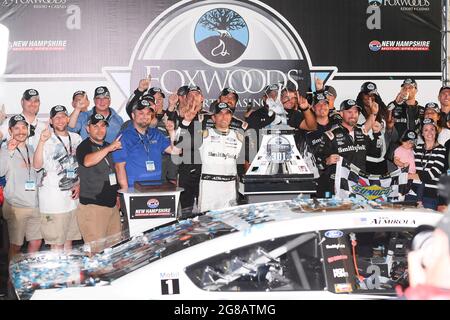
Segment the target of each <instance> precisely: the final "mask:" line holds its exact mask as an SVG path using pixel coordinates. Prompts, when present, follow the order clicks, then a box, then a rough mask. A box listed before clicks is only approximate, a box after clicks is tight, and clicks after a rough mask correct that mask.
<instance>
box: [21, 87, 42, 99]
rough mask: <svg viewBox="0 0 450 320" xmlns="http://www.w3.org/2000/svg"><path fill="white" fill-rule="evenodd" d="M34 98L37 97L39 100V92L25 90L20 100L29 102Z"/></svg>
mask: <svg viewBox="0 0 450 320" xmlns="http://www.w3.org/2000/svg"><path fill="white" fill-rule="evenodd" d="M34 97H37V98H38V99H39V92H38V91H37V90H36V89H27V90H25V91H24V93H23V95H22V98H23V99H25V100H30V99H31V98H34Z"/></svg>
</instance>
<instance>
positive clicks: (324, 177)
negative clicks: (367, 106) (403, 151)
mask: <svg viewBox="0 0 450 320" xmlns="http://www.w3.org/2000/svg"><path fill="white" fill-rule="evenodd" d="M360 112H361V107H360V106H358V105H357V104H356V102H355V101H354V100H352V99H347V100H344V101H343V102H342V103H341V105H340V113H341V116H342V123H341V124H340V125H337V126H335V127H333V128H332V129H331V130H329V131H326V132H325V134H324V135H323V136H322V139H321V141H320V143H319V146H318V148H317V154H316V159H317V162H318V163H319V166H320V167H321V168H323V172H321V175H320V178H319V179H318V186H317V197H321V198H323V197H326V196H327V195H332V194H334V178H335V173H336V163H337V162H338V161H339V160H340V157H343V158H344V159H345V160H347V161H348V162H350V163H352V164H354V165H355V166H357V167H358V168H359V169H361V170H363V171H365V169H366V168H365V167H366V156H367V155H370V156H374V157H379V156H380V154H381V146H378V145H377V140H378V136H379V135H380V132H373V140H372V139H371V138H370V137H369V136H368V132H367V131H368V130H367V129H366V128H370V127H371V123H373V121H374V119H375V117H376V115H377V113H378V105H376V104H373V105H372V106H371V115H370V117H369V119H368V120H367V121H366V123H365V125H364V127H358V126H357V122H358V117H359V113H360ZM327 193H328V194H327Z"/></svg>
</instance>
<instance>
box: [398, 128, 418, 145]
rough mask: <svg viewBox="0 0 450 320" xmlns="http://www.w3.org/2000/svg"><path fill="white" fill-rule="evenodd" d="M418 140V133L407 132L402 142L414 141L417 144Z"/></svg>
mask: <svg viewBox="0 0 450 320" xmlns="http://www.w3.org/2000/svg"><path fill="white" fill-rule="evenodd" d="M416 139H417V133H416V132H415V131H414V130H406V131H405V132H404V133H403V135H402V138H401V139H400V141H413V142H415V141H416Z"/></svg>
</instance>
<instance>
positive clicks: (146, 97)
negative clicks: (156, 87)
mask: <svg viewBox="0 0 450 320" xmlns="http://www.w3.org/2000/svg"><path fill="white" fill-rule="evenodd" d="M141 100H147V101H148V102H150V103H152V104H155V103H156V101H155V97H154V96H153V95H151V94H149V93H146V94H144V95H143V96H142V97H141Z"/></svg>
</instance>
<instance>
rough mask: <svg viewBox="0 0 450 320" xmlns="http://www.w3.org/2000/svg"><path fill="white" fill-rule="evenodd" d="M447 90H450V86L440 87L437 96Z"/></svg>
mask: <svg viewBox="0 0 450 320" xmlns="http://www.w3.org/2000/svg"><path fill="white" fill-rule="evenodd" d="M447 89H449V90H450V86H442V87H441V88H440V89H439V94H441V92H442V91H444V90H447Z"/></svg>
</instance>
